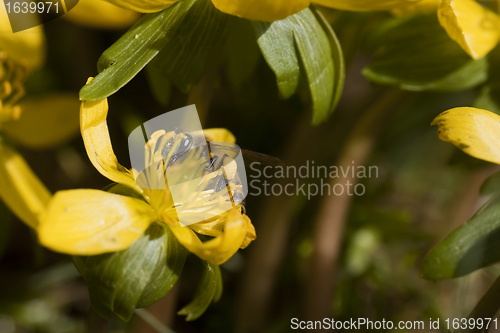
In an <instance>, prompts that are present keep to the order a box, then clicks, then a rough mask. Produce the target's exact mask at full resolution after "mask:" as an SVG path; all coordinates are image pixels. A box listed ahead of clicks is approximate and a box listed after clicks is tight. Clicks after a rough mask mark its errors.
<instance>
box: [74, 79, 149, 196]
mask: <svg viewBox="0 0 500 333" xmlns="http://www.w3.org/2000/svg"><path fill="white" fill-rule="evenodd" d="M90 81H91V79H89V81H88V82H87V83H89V82H90ZM107 115H108V100H107V99H106V98H105V99H101V100H97V101H82V103H81V107H80V131H81V133H82V137H83V142H84V144H85V149H86V150H87V155H88V156H89V159H90V161H91V162H92V164H93V165H94V167H95V168H96V169H97V170H98V171H99V172H100V173H101V174H102V175H103V176H104V177H107V178H108V179H110V180H112V181H114V182H115V183H119V184H123V185H126V186H129V187H131V188H133V189H134V190H136V191H137V192H139V193H142V189H141V188H140V187H139V186H137V184H136V182H135V180H134V177H133V175H132V172H131V171H130V170H128V169H127V168H125V167H124V166H122V165H121V164H120V163H118V160H117V159H116V156H115V153H114V152H113V146H112V145H111V139H110V137H109V131H108V124H107V122H106V117H107Z"/></svg>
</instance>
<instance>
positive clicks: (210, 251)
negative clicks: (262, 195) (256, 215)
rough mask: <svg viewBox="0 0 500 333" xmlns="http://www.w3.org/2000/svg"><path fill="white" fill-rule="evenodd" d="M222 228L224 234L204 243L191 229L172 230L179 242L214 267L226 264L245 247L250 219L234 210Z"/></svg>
mask: <svg viewBox="0 0 500 333" xmlns="http://www.w3.org/2000/svg"><path fill="white" fill-rule="evenodd" d="M222 223H223V224H222V225H221V226H220V227H221V228H222V230H224V232H222V233H220V234H219V235H218V236H216V237H215V238H213V239H211V240H209V241H206V242H202V241H201V240H200V239H199V238H198V236H197V235H196V233H195V232H194V231H193V230H191V229H190V228H189V227H181V226H180V225H179V224H178V225H177V226H172V225H171V224H169V226H170V229H171V230H172V232H173V233H174V235H175V237H177V240H178V241H179V242H180V243H181V244H182V245H183V246H184V247H185V248H186V249H188V250H189V251H191V252H193V253H194V254H196V255H197V256H198V257H200V258H201V259H203V260H206V261H208V262H210V263H212V264H214V265H220V264H223V263H224V262H226V261H227V260H228V259H229V258H231V257H232V256H233V254H235V253H236V251H238V249H239V248H240V247H241V246H242V245H244V243H245V242H246V238H247V231H248V217H246V216H245V215H242V214H241V212H240V210H239V208H238V209H232V210H231V211H230V212H229V213H228V214H227V216H226V218H225V220H224V221H223V222H222Z"/></svg>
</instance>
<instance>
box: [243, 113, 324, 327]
mask: <svg viewBox="0 0 500 333" xmlns="http://www.w3.org/2000/svg"><path fill="white" fill-rule="evenodd" d="M309 117H310V115H309V114H307V115H306V116H305V118H304V119H302V120H301V121H300V122H299V125H298V127H299V128H298V129H297V130H296V131H294V132H293V133H295V135H294V136H293V139H292V142H290V143H289V144H288V145H287V147H288V151H287V152H286V153H285V158H284V161H285V163H286V164H287V165H293V162H294V161H296V160H297V159H298V157H299V158H300V157H301V156H302V155H303V152H304V151H305V150H306V149H307V147H304V145H307V144H308V140H304V138H311V137H312V136H313V135H314V133H315V131H317V129H315V128H312V127H311V126H310V125H309ZM292 200H293V197H292V196H287V195H280V196H270V197H266V201H265V207H264V209H263V210H262V213H261V214H260V216H259V218H257V219H256V221H258V223H259V224H258V226H257V230H258V232H257V233H258V236H257V240H256V241H255V242H254V243H253V244H252V246H250V247H249V256H248V264H247V266H246V267H245V272H244V274H243V278H242V281H241V287H240V294H239V295H238V302H237V304H238V308H237V310H236V322H235V331H236V332H259V331H262V330H263V328H264V326H265V325H266V323H267V319H268V313H269V311H270V306H271V304H270V303H271V302H270V300H271V299H272V295H273V290H274V286H275V282H276V276H277V273H278V271H279V269H280V267H281V262H282V258H283V257H284V255H285V252H286V246H287V243H288V237H289V229H290V221H291V220H292V215H293V213H292V212H293V209H292V208H293V207H292Z"/></svg>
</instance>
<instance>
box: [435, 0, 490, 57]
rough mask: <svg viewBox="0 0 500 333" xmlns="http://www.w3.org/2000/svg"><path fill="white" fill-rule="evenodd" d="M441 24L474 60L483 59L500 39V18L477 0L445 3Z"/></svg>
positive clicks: (445, 0) (449, 0) (442, 8)
mask: <svg viewBox="0 0 500 333" xmlns="http://www.w3.org/2000/svg"><path fill="white" fill-rule="evenodd" d="M438 17H439V22H440V23H441V25H442V26H443V28H444V29H445V30H446V32H447V33H448V35H449V36H450V38H451V39H453V40H454V41H456V42H457V43H458V44H459V45H460V46H461V47H462V48H463V49H464V51H465V52H467V53H468V54H469V55H470V56H471V57H472V58H474V59H480V58H482V57H484V56H485V55H486V54H488V52H490V51H491V50H492V49H493V48H494V47H495V46H496V45H497V43H498V41H499V39H500V17H499V16H498V15H497V14H495V13H493V12H492V11H490V10H488V9H486V8H485V7H483V6H481V5H480V4H478V3H477V2H476V1H474V0H443V2H442V3H441V6H440V7H439V10H438Z"/></svg>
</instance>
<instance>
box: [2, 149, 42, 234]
mask: <svg viewBox="0 0 500 333" xmlns="http://www.w3.org/2000/svg"><path fill="white" fill-rule="evenodd" d="M0 197H1V199H2V200H3V202H5V204H6V205H7V206H8V207H9V208H10V210H12V212H14V213H15V214H16V215H17V216H18V217H19V218H20V219H21V220H22V221H23V222H25V223H26V224H27V225H29V226H30V227H32V228H35V227H36V226H37V225H38V221H39V215H40V214H41V213H42V212H43V210H44V209H45V207H46V206H47V204H48V202H49V200H50V197H51V194H50V192H49V191H48V190H47V188H46V187H45V186H44V185H43V184H42V182H40V180H39V179H38V177H37V176H36V175H35V174H34V173H33V171H32V170H31V169H30V167H29V166H28V164H27V163H26V161H25V160H24V159H23V157H22V156H21V155H19V154H18V153H17V152H16V151H14V150H13V149H11V148H9V147H8V146H7V145H5V143H3V142H1V141H0Z"/></svg>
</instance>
